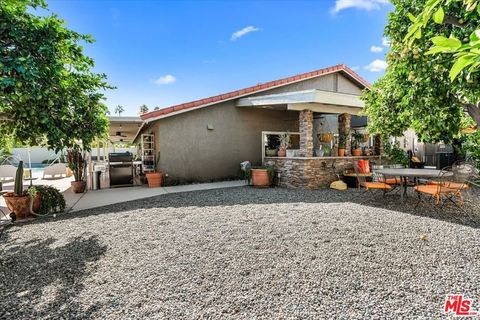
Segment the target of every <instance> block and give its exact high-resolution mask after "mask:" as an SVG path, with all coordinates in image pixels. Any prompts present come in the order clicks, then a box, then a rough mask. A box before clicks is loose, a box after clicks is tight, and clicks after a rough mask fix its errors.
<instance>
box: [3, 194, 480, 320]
mask: <svg viewBox="0 0 480 320" xmlns="http://www.w3.org/2000/svg"><path fill="white" fill-rule="evenodd" d="M415 203H416V200H415V198H408V199H407V201H405V202H402V201H400V199H399V197H398V195H390V196H387V197H386V198H382V197H381V195H379V196H378V197H376V198H375V199H368V198H365V197H364V196H360V195H359V193H358V192H357V191H356V190H348V191H345V192H340V191H334V190H287V189H280V188H273V189H254V188H250V187H240V188H229V189H221V190H208V191H197V192H189V193H178V194H167V195H163V196H158V197H153V198H148V199H143V200H136V201H131V202H126V203H118V204H115V205H110V206H106V207H101V208H96V209H91V210H85V211H82V212H72V213H68V214H63V215H57V217H56V218H53V217H52V218H46V219H45V218H44V219H37V220H35V221H33V222H30V223H23V224H19V225H16V226H13V227H10V228H8V229H6V230H5V231H4V232H3V234H2V236H1V238H0V254H1V255H0V296H1V298H0V318H2V319H52V318H54V319H85V318H101V319H139V318H151V319H167V318H168V319H220V318H221V319H255V318H257V319H267V318H274V319H332V318H350V319H366V318H369V319H385V318H415V319H418V318H425V319H434V318H440V317H441V318H444V317H445V315H444V314H443V303H444V300H445V296H446V295H447V294H450V293H460V294H464V295H465V296H466V297H469V298H473V299H476V301H475V307H476V308H477V309H479V308H480V301H478V297H479V296H480V277H479V276H478V274H479V270H480V229H479V227H480V209H479V206H478V203H479V202H478V198H476V196H474V197H473V202H471V203H468V204H466V205H465V212H461V211H460V210H458V209H456V208H454V207H452V206H447V207H446V208H443V209H442V210H435V209H433V207H431V206H427V205H421V206H420V207H419V208H417V209H414V205H415Z"/></svg>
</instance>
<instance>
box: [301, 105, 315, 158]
mask: <svg viewBox="0 0 480 320" xmlns="http://www.w3.org/2000/svg"><path fill="white" fill-rule="evenodd" d="M299 128H300V156H301V157H313V111H311V110H302V111H300V116H299Z"/></svg>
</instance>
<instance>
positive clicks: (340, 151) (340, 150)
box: [338, 148, 345, 157]
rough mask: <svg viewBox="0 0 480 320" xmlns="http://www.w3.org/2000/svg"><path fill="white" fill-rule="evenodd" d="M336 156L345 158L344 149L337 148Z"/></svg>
mask: <svg viewBox="0 0 480 320" xmlns="http://www.w3.org/2000/svg"><path fill="white" fill-rule="evenodd" d="M338 156H339V157H345V149H341V148H339V149H338Z"/></svg>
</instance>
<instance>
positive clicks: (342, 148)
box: [338, 135, 348, 157]
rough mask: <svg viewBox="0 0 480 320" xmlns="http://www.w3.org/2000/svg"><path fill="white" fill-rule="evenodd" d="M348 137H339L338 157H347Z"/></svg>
mask: <svg viewBox="0 0 480 320" xmlns="http://www.w3.org/2000/svg"><path fill="white" fill-rule="evenodd" d="M347 139H348V136H347V135H340V136H339V137H338V156H339V157H345V150H346V149H345V148H346V146H347Z"/></svg>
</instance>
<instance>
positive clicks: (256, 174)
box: [252, 169, 270, 188]
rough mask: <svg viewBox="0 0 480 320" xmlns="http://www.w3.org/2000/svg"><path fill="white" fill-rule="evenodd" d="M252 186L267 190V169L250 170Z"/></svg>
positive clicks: (268, 180) (268, 184) (268, 182)
mask: <svg viewBox="0 0 480 320" xmlns="http://www.w3.org/2000/svg"><path fill="white" fill-rule="evenodd" d="M252 184H253V186H254V187H258V188H268V187H269V186H270V179H269V178H268V171H267V169H252Z"/></svg>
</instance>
